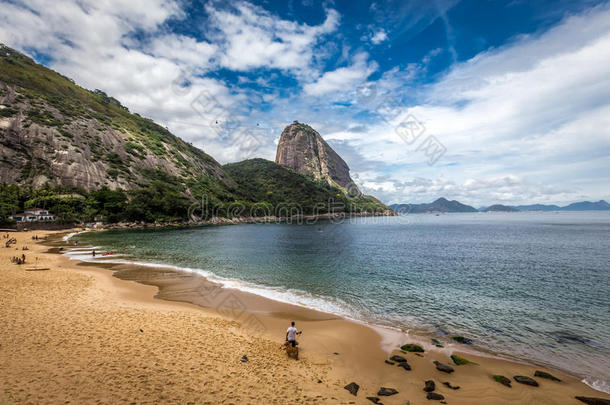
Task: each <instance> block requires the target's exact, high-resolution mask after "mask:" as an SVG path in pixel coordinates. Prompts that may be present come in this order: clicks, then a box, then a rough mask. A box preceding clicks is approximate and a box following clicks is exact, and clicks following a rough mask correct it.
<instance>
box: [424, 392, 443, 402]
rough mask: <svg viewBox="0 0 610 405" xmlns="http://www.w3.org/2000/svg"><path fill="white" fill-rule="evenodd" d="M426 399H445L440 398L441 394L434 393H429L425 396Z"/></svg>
mask: <svg viewBox="0 0 610 405" xmlns="http://www.w3.org/2000/svg"><path fill="white" fill-rule="evenodd" d="M426 399H431V400H434V401H442V400H443V399H445V397H444V396H442V395H441V394H437V393H436V392H429V393H428V395H426Z"/></svg>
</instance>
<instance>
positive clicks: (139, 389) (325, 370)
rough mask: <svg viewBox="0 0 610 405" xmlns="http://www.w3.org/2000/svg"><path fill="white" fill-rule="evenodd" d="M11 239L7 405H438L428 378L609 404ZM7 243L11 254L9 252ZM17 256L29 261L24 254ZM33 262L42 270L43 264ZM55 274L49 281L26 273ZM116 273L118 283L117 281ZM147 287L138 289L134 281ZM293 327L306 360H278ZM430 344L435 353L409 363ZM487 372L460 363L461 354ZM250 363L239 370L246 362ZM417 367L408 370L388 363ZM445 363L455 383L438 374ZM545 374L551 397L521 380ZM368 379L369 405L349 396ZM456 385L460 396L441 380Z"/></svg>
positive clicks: (5, 311)
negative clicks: (382, 393) (429, 395)
mask: <svg viewBox="0 0 610 405" xmlns="http://www.w3.org/2000/svg"><path fill="white" fill-rule="evenodd" d="M34 234H37V235H39V236H43V235H48V236H50V237H52V238H55V240H56V242H52V243H51V245H53V244H55V245H61V244H64V243H63V242H60V241H59V240H60V239H59V238H58V237H57V235H58V233H56V232H41V231H39V232H21V233H12V234H11V236H15V237H17V240H18V243H17V245H16V246H17V248H18V249H21V247H22V246H23V245H24V244H27V245H28V246H29V247H30V250H29V251H25V252H23V253H25V254H26V256H27V257H28V262H29V263H26V264H25V265H21V266H18V265H15V264H12V263H10V257H11V256H13V255H15V254H16V253H17V251H15V249H14V247H13V248H11V249H6V248H4V247H1V248H0V324H1V325H3V327H2V328H1V329H0V345H1V346H0V369H1V370H2V374H1V377H0V403H60V402H62V403H65V402H66V401H69V402H71V403H182V404H186V403H219V402H221V403H281V404H283V403H346V404H347V403H358V404H365V403H371V402H370V401H368V400H367V399H366V397H367V396H377V391H378V390H379V388H380V387H382V386H383V387H389V388H395V389H396V390H397V391H398V394H396V395H393V396H390V397H380V398H381V401H382V402H383V403H385V404H405V403H407V401H410V404H424V403H438V402H437V401H429V400H427V399H426V393H425V392H424V391H423V390H422V388H423V387H424V382H425V381H426V380H433V381H435V383H436V387H437V388H436V390H435V392H437V393H439V394H441V395H443V396H444V397H445V401H446V402H447V403H449V404H582V402H579V401H577V400H576V399H574V397H575V396H576V395H583V396H589V397H598V398H606V399H610V395H607V394H604V393H601V392H598V391H595V390H593V389H592V388H590V387H588V386H586V385H585V384H583V383H582V382H580V381H579V380H578V379H576V378H573V377H569V376H565V375H562V374H561V373H558V372H556V371H554V370H547V369H542V368H540V367H536V366H533V365H526V364H520V363H516V362H510V361H506V360H501V359H498V358H490V357H486V356H479V355H475V354H473V353H472V352H471V350H470V349H469V348H467V347H465V346H462V345H459V344H451V345H448V346H447V347H445V348H443V349H438V348H436V347H434V346H433V345H431V344H430V343H429V341H428V339H427V338H424V337H419V338H417V337H414V336H412V337H409V336H405V335H403V334H400V333H394V332H391V331H382V333H380V332H379V331H376V330H374V329H372V328H370V327H367V326H365V325H361V324H358V323H355V322H351V321H347V320H344V319H340V318H337V317H336V316H333V315H329V314H325V313H321V312H317V311H313V310H309V309H306V308H302V307H299V306H294V305H289V304H285V303H280V302H276V301H272V300H269V299H266V298H263V297H260V296H257V295H254V294H249V293H246V292H241V291H238V290H231V289H223V288H219V287H218V286H217V285H215V284H214V283H210V282H209V281H207V280H206V279H204V278H203V277H201V276H198V275H195V274H189V273H182V272H177V271H175V270H171V269H163V268H151V267H143V266H133V265H103V264H98V263H94V264H91V263H79V262H77V261H73V260H69V259H68V258H67V257H66V256H61V255H58V254H54V253H53V252H56V251H57V249H56V248H55V249H53V248H52V249H50V250H49V246H48V245H43V244H34V243H33V241H32V240H31V237H32V235H34ZM3 245H4V243H3V244H2V246H3ZM18 253H19V254H21V253H22V252H21V251H19V252H18ZM34 257H38V258H39V260H38V261H37V262H36V261H35V260H34V261H33V262H32V259H33V258H34ZM34 267H37V268H39V269H40V268H48V269H49V270H42V271H25V270H26V269H33V268H34ZM113 274H114V275H115V276H116V277H113ZM134 280H137V281H138V282H134ZM290 320H296V322H297V327H298V328H299V329H302V330H303V331H304V333H303V334H302V335H301V336H300V338H299V342H300V347H301V358H300V360H298V361H295V360H293V359H289V358H287V356H286V354H285V352H283V351H282V350H280V346H281V343H282V342H283V339H284V335H285V330H286V327H287V326H288V323H289V321H290ZM411 342H419V343H421V344H422V345H423V346H424V348H425V349H426V352H425V353H423V355H422V356H421V357H420V356H418V355H416V354H415V353H407V354H403V353H400V351H399V346H400V344H403V343H411ZM460 350H462V351H464V350H468V352H467V353H462V356H463V357H466V358H467V359H469V360H471V361H474V362H476V363H478V364H477V365H473V364H469V365H462V366H457V365H453V363H452V361H451V359H450V358H449V355H450V354H453V353H458V354H459V352H460ZM244 354H245V355H247V356H248V359H249V360H248V361H247V362H241V361H240V359H241V357H242V356H243V355H244ZM392 354H400V355H402V356H404V357H406V358H407V359H408V363H409V364H410V366H411V368H412V370H411V371H406V370H404V369H402V368H398V367H397V366H395V365H393V366H392V365H388V364H386V363H384V360H385V359H387V358H388V357H389V356H390V355H392ZM434 360H438V361H440V362H442V363H445V364H451V365H452V367H453V368H454V369H455V372H453V373H451V374H446V373H442V372H440V371H438V370H437V369H436V368H435V366H434V364H433V363H432V362H433V361H434ZM538 369H542V370H545V371H549V372H551V373H552V374H553V375H555V376H557V377H559V378H560V379H561V380H562V382H560V383H558V382H553V381H549V380H545V379H542V378H538V377H534V378H535V379H536V381H538V383H539V384H540V386H539V387H530V386H526V385H523V384H519V383H517V382H515V381H514V380H513V382H512V388H508V387H505V386H503V385H501V384H499V383H497V382H495V381H494V380H493V379H492V376H493V375H494V374H501V375H504V376H506V377H508V378H510V379H511V380H512V377H513V376H514V375H525V376H530V377H533V374H534V371H535V370H538ZM352 381H354V382H356V383H358V384H359V385H360V390H359V392H358V395H357V396H353V395H351V394H350V393H349V392H348V391H347V390H345V389H344V388H343V387H344V386H345V385H346V384H348V383H350V382H352ZM445 381H449V382H450V383H451V384H452V385H454V386H460V389H458V390H452V389H450V388H448V387H446V386H444V385H442V384H441V383H442V382H445Z"/></svg>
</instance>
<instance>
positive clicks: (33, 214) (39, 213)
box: [13, 208, 55, 222]
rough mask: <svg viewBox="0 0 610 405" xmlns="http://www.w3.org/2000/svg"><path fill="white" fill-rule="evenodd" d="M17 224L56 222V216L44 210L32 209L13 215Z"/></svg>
mask: <svg viewBox="0 0 610 405" xmlns="http://www.w3.org/2000/svg"><path fill="white" fill-rule="evenodd" d="M13 219H14V220H15V221H17V222H38V221H54V220H55V215H53V214H51V213H50V212H49V211H48V210H45V209H42V208H30V209H27V210H25V212H22V213H20V214H15V215H13Z"/></svg>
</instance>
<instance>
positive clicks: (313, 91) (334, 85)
mask: <svg viewBox="0 0 610 405" xmlns="http://www.w3.org/2000/svg"><path fill="white" fill-rule="evenodd" d="M367 59H368V55H367V54H366V53H359V54H357V55H356V56H355V57H354V62H353V63H352V64H351V65H350V66H347V67H342V68H338V69H336V70H333V71H329V72H326V73H324V74H323V75H322V76H320V77H319V78H318V79H317V80H316V81H314V82H311V83H307V84H305V85H304V86H303V91H304V92H305V94H307V95H310V96H321V95H325V94H328V93H331V92H337V91H340V93H339V94H336V96H338V97H345V96H347V95H348V94H349V92H350V90H351V89H352V87H353V86H355V85H358V84H361V83H363V82H364V81H366V78H367V77H368V76H369V75H370V74H371V73H373V72H374V71H375V70H376V69H377V64H376V63H375V62H368V61H367Z"/></svg>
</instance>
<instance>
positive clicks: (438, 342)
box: [431, 339, 444, 347]
mask: <svg viewBox="0 0 610 405" xmlns="http://www.w3.org/2000/svg"><path fill="white" fill-rule="evenodd" d="M431 342H432V344H433V345H434V346H436V347H444V346H443V344H442V343H441V341H440V340H438V339H431Z"/></svg>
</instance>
